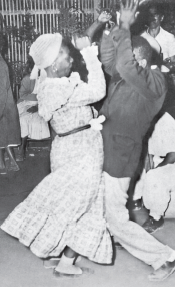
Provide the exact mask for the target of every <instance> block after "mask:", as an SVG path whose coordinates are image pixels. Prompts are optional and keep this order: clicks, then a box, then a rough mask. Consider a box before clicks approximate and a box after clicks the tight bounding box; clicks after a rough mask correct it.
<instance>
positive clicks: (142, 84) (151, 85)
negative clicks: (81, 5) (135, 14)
mask: <svg viewBox="0 0 175 287" xmlns="http://www.w3.org/2000/svg"><path fill="white" fill-rule="evenodd" d="M111 36H112V39H113V43H114V46H115V55H116V62H115V65H116V70H117V71H118V72H119V74H120V76H121V78H122V79H124V80H125V81H126V82H127V83H128V84H129V85H130V86H131V87H133V88H134V89H135V90H136V91H137V92H138V93H139V94H140V95H142V96H144V97H146V98H148V99H150V100H156V99H158V98H160V94H161V89H165V85H164V83H165V81H164V80H163V79H164V78H163V75H162V74H161V72H160V73H159V72H156V73H154V72H153V71H152V70H151V68H149V67H147V68H142V67H141V66H139V64H138V63H137V62H136V60H135V59H134V55H133V51H132V46H131V36H130V32H129V31H128V30H124V29H114V31H112V33H111ZM162 80H163V84H162V83H161V82H162Z"/></svg>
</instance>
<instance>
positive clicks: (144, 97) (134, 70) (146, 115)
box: [100, 0, 175, 281]
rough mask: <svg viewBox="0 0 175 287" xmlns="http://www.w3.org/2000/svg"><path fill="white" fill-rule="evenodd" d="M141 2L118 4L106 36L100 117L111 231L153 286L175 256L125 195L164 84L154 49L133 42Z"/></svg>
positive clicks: (139, 41) (174, 266) (163, 276)
mask: <svg viewBox="0 0 175 287" xmlns="http://www.w3.org/2000/svg"><path fill="white" fill-rule="evenodd" d="M138 2H139V1H134V0H133V1H126V4H125V5H123V4H122V3H121V11H120V12H121V17H120V25H119V27H117V26H116V27H115V28H114V29H113V30H112V31H111V33H110V34H109V35H106V34H105V33H104V37H103V39H102V46H101V60H102V63H103V64H104V67H105V68H106V71H107V72H108V73H110V75H111V82H110V85H109V88H108V95H107V98H106V99H105V101H104V104H103V106H102V109H101V110H100V114H103V115H104V116H105V117H106V121H105V122H104V124H103V130H102V136H103V141H104V167H103V168H104V176H105V187H106V190H105V192H106V193H105V200H106V213H107V221H108V224H109V230H110V232H111V233H112V234H113V235H114V236H115V238H117V240H118V242H119V243H120V244H121V245H122V246H123V247H124V248H125V249H126V250H128V251H129V252H130V253H131V254H132V255H134V256H135V257H137V258H138V259H140V260H142V261H144V262H145V263H147V264H148V265H151V266H152V267H153V268H154V269H155V271H154V272H153V273H152V274H151V275H150V276H149V280H151V281H161V280H164V279H166V278H167V277H168V276H169V275H171V274H172V272H173V271H174V270H175V252H174V251H173V250H172V249H170V248H169V247H167V246H164V245H162V244H161V243H160V242H158V241H157V240H156V239H155V238H153V237H152V236H150V234H148V233H147V232H145V230H144V229H143V228H142V227H140V226H139V225H137V224H135V223H134V222H131V221H129V214H128V210H127V208H126V202H127V198H128V196H127V190H128V187H129V183H130V179H131V177H133V176H134V174H135V172H136V169H137V165H138V163H139V160H140V155H141V150H142V140H143V137H144V136H145V134H146V132H147V130H148V128H149V126H150V124H151V121H152V119H153V118H154V117H155V115H156V114H157V113H158V112H159V110H160V109H161V107H162V104H163V101H164V99H165V95H166V91H167V88H166V84H165V79H164V76H163V74H162V73H161V72H160V70H159V69H158V68H156V69H153V70H152V69H151V58H152V49H151V46H150V45H149V43H148V42H147V41H146V40H145V39H144V38H143V37H134V38H132V45H131V35H130V26H131V25H132V24H133V23H134V22H135V14H136V11H137V7H138Z"/></svg>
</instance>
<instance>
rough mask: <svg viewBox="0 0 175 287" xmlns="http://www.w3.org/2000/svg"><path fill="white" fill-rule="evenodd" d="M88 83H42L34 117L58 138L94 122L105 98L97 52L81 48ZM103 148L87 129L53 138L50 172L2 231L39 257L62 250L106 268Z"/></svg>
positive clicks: (107, 245) (96, 133)
mask: <svg viewBox="0 0 175 287" xmlns="http://www.w3.org/2000/svg"><path fill="white" fill-rule="evenodd" d="M82 55H83V57H84V60H85V62H86V66H87V69H88V71H89V75H88V83H84V82H82V81H81V79H80V77H79V74H78V73H72V74H71V76H70V77H69V78H66V77H64V78H60V79H51V78H46V79H45V80H44V81H43V82H42V83H41V85H40V90H39V94H38V104H39V114H40V115H41V116H42V117H43V118H44V119H45V120H47V121H48V120H51V125H52V127H53V129H54V130H55V132H56V133H57V134H59V133H65V132H68V131H71V130H73V129H75V128H77V127H81V126H84V125H86V124H88V123H89V121H90V120H91V119H92V118H93V117H94V111H93V110H92V108H91V107H90V106H89V104H91V103H93V102H97V101H98V100H100V99H102V98H103V97H104V95H105V80H104V75H103V72H102V69H101V63H100V62H99V61H98V59H97V49H96V47H94V46H92V47H88V48H86V49H83V51H82ZM102 167H103V143H102V137H101V134H100V131H96V130H92V129H91V128H90V129H87V130H83V131H81V132H77V133H75V134H71V135H68V136H65V137H59V136H56V138H55V139H54V141H53V144H52V150H51V173H50V174H49V175H48V176H47V177H45V178H44V179H43V180H42V182H40V183H39V184H38V186H36V188H35V189H34V190H33V191H32V192H31V194H30V195H29V196H28V197H27V199H25V200H24V201H23V202H22V203H21V204H19V205H18V206H17V207H16V208H15V209H14V211H13V212H12V213H11V214H10V215H9V216H8V218H7V219H6V220H5V222H4V223H3V225H2V226H1V229H3V230H4V231H5V232H7V233H9V234H10V235H12V236H14V237H17V238H18V239H19V241H20V242H21V243H23V244H24V245H26V246H30V249H31V251H32V252H33V253H34V254H36V255H37V256H39V257H42V258H46V257H50V256H53V257H56V256H58V255H59V254H60V253H61V252H62V251H63V249H64V248H65V246H69V247H70V248H72V249H73V250H74V251H76V252H77V253H79V254H81V255H83V256H86V257H88V258H89V259H90V260H93V261H95V262H98V263H110V262H111V258H112V245H111V239H110V235H109V233H108V230H107V224H106V220H105V211H104V179H103V175H102Z"/></svg>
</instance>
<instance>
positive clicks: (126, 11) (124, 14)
mask: <svg viewBox="0 0 175 287" xmlns="http://www.w3.org/2000/svg"><path fill="white" fill-rule="evenodd" d="M138 5H139V0H126V2H125V4H123V2H122V1H121V2H120V27H122V28H125V29H129V28H130V26H131V25H132V24H134V22H135V21H136V18H137V16H138V12H137V8H138Z"/></svg>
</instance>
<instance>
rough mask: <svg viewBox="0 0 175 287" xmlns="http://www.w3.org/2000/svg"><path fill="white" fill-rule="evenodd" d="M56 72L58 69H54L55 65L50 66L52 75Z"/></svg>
mask: <svg viewBox="0 0 175 287" xmlns="http://www.w3.org/2000/svg"><path fill="white" fill-rule="evenodd" d="M57 70H58V69H57V68H56V67H55V64H53V65H52V71H53V72H54V73H56V72H57Z"/></svg>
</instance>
